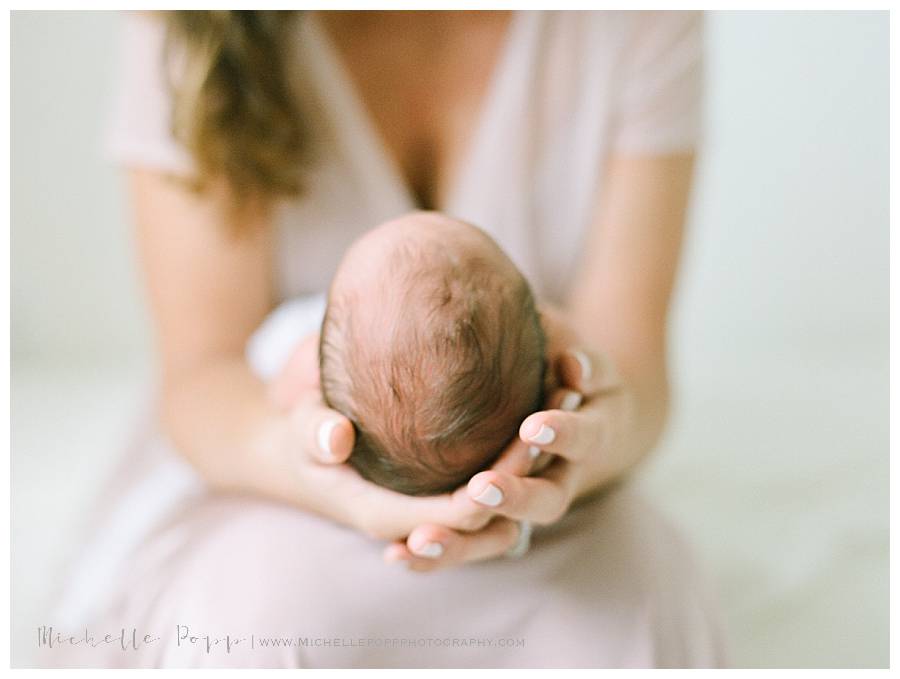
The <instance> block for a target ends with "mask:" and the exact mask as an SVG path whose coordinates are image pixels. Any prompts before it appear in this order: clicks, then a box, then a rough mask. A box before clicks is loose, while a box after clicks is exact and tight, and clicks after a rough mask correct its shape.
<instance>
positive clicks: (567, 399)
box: [559, 391, 582, 411]
mask: <svg viewBox="0 0 900 679" xmlns="http://www.w3.org/2000/svg"><path fill="white" fill-rule="evenodd" d="M581 400H582V396H581V394H579V393H578V392H577V391H570V392H569V393H568V394H566V395H565V396H564V397H563V400H562V403H560V404H559V409H560V410H569V411H572V410H578V407H579V406H580V405H581Z"/></svg>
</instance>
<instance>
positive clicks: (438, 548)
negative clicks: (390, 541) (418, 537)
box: [412, 542, 444, 559]
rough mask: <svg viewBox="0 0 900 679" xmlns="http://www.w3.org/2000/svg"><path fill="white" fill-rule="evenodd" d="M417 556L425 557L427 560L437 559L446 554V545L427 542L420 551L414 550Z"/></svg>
mask: <svg viewBox="0 0 900 679" xmlns="http://www.w3.org/2000/svg"><path fill="white" fill-rule="evenodd" d="M412 552H413V554H415V555H416V556H424V557H425V558H426V559H437V558H438V557H440V556H441V554H443V553H444V545H442V544H441V543H440V542H426V543H425V544H424V545H422V546H421V547H419V548H418V549H414V550H412Z"/></svg>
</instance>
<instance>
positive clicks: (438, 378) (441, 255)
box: [320, 213, 544, 494]
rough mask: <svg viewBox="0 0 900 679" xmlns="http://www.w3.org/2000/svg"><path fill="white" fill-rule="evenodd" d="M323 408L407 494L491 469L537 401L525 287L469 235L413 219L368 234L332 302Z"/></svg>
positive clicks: (421, 216) (540, 343)
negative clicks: (333, 412) (349, 428)
mask: <svg viewBox="0 0 900 679" xmlns="http://www.w3.org/2000/svg"><path fill="white" fill-rule="evenodd" d="M320 363H321V376H322V380H321V382H322V388H323V394H324V397H325V400H326V402H327V403H328V404H329V405H330V406H331V407H333V408H335V409H337V410H339V411H340V412H342V413H344V414H345V415H346V416H347V417H349V418H350V419H351V421H353V423H354V425H355V427H356V430H357V437H356V446H355V448H354V451H353V454H352V455H351V458H350V463H351V464H352V465H354V466H355V467H356V468H357V469H358V470H359V471H360V473H361V474H362V475H363V476H365V477H367V478H369V479H370V480H372V481H374V482H376V483H379V484H381V485H384V486H387V487H390V488H393V489H395V490H399V491H401V492H405V493H410V494H427V493H436V492H441V491H444V490H448V489H451V488H454V487H456V486H457V485H459V484H460V483H462V482H464V481H465V480H466V478H467V477H468V476H470V475H471V474H474V473H475V472H477V471H478V470H479V469H482V468H484V467H485V466H486V465H488V464H489V463H490V462H491V461H492V460H493V459H494V458H495V457H496V455H497V454H498V453H499V452H500V450H501V449H502V447H503V446H504V445H505V444H506V443H507V442H508V441H509V440H510V439H511V438H512V437H513V436H515V434H516V431H517V429H518V425H519V423H520V422H521V420H522V419H523V418H524V417H526V416H527V415H528V414H530V413H531V412H532V411H534V410H536V409H537V408H538V407H539V405H540V401H541V396H542V394H541V391H542V390H541V385H542V383H543V374H544V336H543V332H542V330H541V327H540V322H539V318H538V315H537V311H536V309H535V306H534V300H533V298H532V295H531V291H530V289H529V287H528V284H527V282H526V281H525V279H524V277H522V275H521V274H520V273H519V271H518V270H517V269H516V268H515V266H514V265H513V264H512V262H511V261H510V260H509V259H508V258H507V257H506V255H505V254H504V253H503V252H502V251H501V250H500V248H499V247H498V246H497V245H496V243H494V241H493V240H492V239H491V238H490V237H489V236H487V235H486V234H485V233H483V232H482V231H481V230H479V229H477V228H476V227H474V226H471V225H469V224H465V223H462V222H458V221H456V220H451V219H449V218H447V217H444V216H442V215H435V214H432V213H415V214H413V215H408V216H406V217H403V218H400V219H399V220H394V221H393V222H389V223H387V224H385V225H382V226H380V227H378V228H376V229H373V230H372V231H370V232H368V233H367V234H366V235H365V236H364V237H363V238H361V239H360V240H359V241H357V242H356V243H354V245H353V246H352V247H351V248H350V249H349V250H348V253H347V255H346V257H345V258H344V260H343V261H342V263H341V265H340V267H339V269H338V272H337V274H336V276H335V279H334V281H333V283H332V287H331V290H330V292H329V304H328V310H327V312H326V317H325V321H324V323H323V326H322V333H321V345H320Z"/></svg>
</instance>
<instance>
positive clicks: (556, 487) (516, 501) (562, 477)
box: [466, 460, 571, 524]
mask: <svg viewBox="0 0 900 679" xmlns="http://www.w3.org/2000/svg"><path fill="white" fill-rule="evenodd" d="M569 466H570V465H569V464H568V463H567V462H565V461H564V460H556V461H554V462H553V464H551V465H550V467H548V468H547V470H546V472H545V473H544V475H543V476H540V477H520V476H514V475H512V474H504V473H501V472H497V471H494V470H488V471H484V472H481V473H479V474H476V475H475V476H473V477H472V480H471V481H469V485H468V487H467V488H466V490H467V491H468V493H469V497H471V498H472V500H473V501H474V502H477V503H479V504H484V505H485V506H489V507H491V508H492V509H493V511H494V512H496V513H497V514H500V515H502V516H506V517H508V518H511V519H519V520H523V519H524V520H528V521H533V522H534V523H540V524H547V523H553V522H554V521H556V520H558V519H559V518H560V517H561V516H562V515H563V514H564V513H565V511H566V509H568V507H569V503H570V501H571V497H570V493H569V489H568V483H567V478H566V476H567V473H568V469H569Z"/></svg>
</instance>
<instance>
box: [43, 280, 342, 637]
mask: <svg viewBox="0 0 900 679" xmlns="http://www.w3.org/2000/svg"><path fill="white" fill-rule="evenodd" d="M324 313H325V296H324V295H322V294H318V295H309V296H306V297H299V298H297V299H293V300H289V301H287V302H284V303H283V304H281V305H280V306H279V307H278V308H276V309H275V310H274V311H273V312H272V313H271V314H269V316H268V317H267V318H266V320H265V321H264V322H263V324H262V325H261V326H260V327H259V328H258V329H257V331H256V332H255V333H254V334H253V335H252V336H251V338H250V340H249V341H248V342H247V349H246V356H247V362H248V363H249V365H250V368H251V370H253V372H254V374H256V375H257V376H259V377H260V378H262V379H263V380H265V381H269V380H271V379H272V378H273V377H274V376H275V375H277V374H278V372H279V370H281V368H282V367H283V366H284V365H285V363H286V362H287V360H288V359H289V358H290V356H291V352H292V351H293V350H294V348H295V347H296V346H297V344H298V343H299V342H300V340H302V339H303V338H304V337H306V336H307V335H309V334H311V333H314V332H317V331H318V330H319V327H320V326H321V324H322V317H323V316H324ZM149 445H150V446H152V447H153V448H155V450H152V451H147V452H149V453H151V454H154V455H156V456H157V457H159V458H160V462H159V464H157V465H155V466H153V467H152V469H151V471H150V473H148V474H146V475H144V476H142V477H141V478H140V480H139V481H138V482H137V483H135V484H134V485H133V486H132V487H131V488H130V489H128V490H127V491H126V492H125V493H124V494H123V497H122V500H121V501H120V502H118V503H117V504H116V506H115V511H113V512H111V513H109V514H106V515H105V516H104V517H103V521H102V524H101V525H99V526H97V527H96V529H94V532H93V534H92V537H91V539H90V540H89V541H88V543H87V544H86V545H85V547H84V549H83V550H82V552H81V554H80V555H79V558H78V559H77V560H76V561H75V563H74V565H73V568H72V570H71V572H70V573H69V574H68V581H67V583H66V587H65V589H64V591H63V594H62V596H61V597H60V600H59V602H58V604H57V606H56V608H55V610H54V611H53V615H52V619H53V621H54V624H55V625H58V626H59V627H60V628H63V629H77V628H78V627H80V626H84V625H85V624H87V623H88V622H89V621H90V619H91V617H92V615H93V614H94V612H95V611H98V610H103V601H102V599H103V597H104V596H105V595H106V594H107V593H108V592H111V591H113V589H114V588H112V587H110V583H111V582H114V581H115V579H116V578H117V577H118V576H119V574H120V573H121V569H122V567H123V565H124V563H125V559H126V558H127V557H128V555H129V553H131V551H132V550H133V549H135V548H136V547H137V546H138V545H139V544H141V543H142V542H143V541H144V540H145V539H146V537H147V536H148V535H149V533H150V531H152V530H153V529H154V527H156V526H157V525H159V523H160V522H161V521H163V520H164V519H165V518H166V517H167V516H168V515H169V514H170V513H171V512H172V511H173V510H174V509H175V508H176V507H178V506H179V505H180V504H181V503H182V502H183V501H184V500H185V499H187V498H189V497H190V496H192V495H198V494H200V493H202V492H204V484H203V482H202V480H201V479H200V477H199V476H198V475H197V474H196V472H195V471H194V470H193V468H192V467H191V466H190V465H189V464H188V463H187V462H186V461H185V460H184V459H183V458H182V457H181V456H180V455H178V454H177V453H176V452H175V450H174V449H173V447H172V445H171V444H170V443H169V442H168V441H167V440H166V439H165V437H164V436H163V435H162V434H161V433H160V434H158V435H157V436H156V437H155V438H154V440H153V441H151V442H149Z"/></svg>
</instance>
